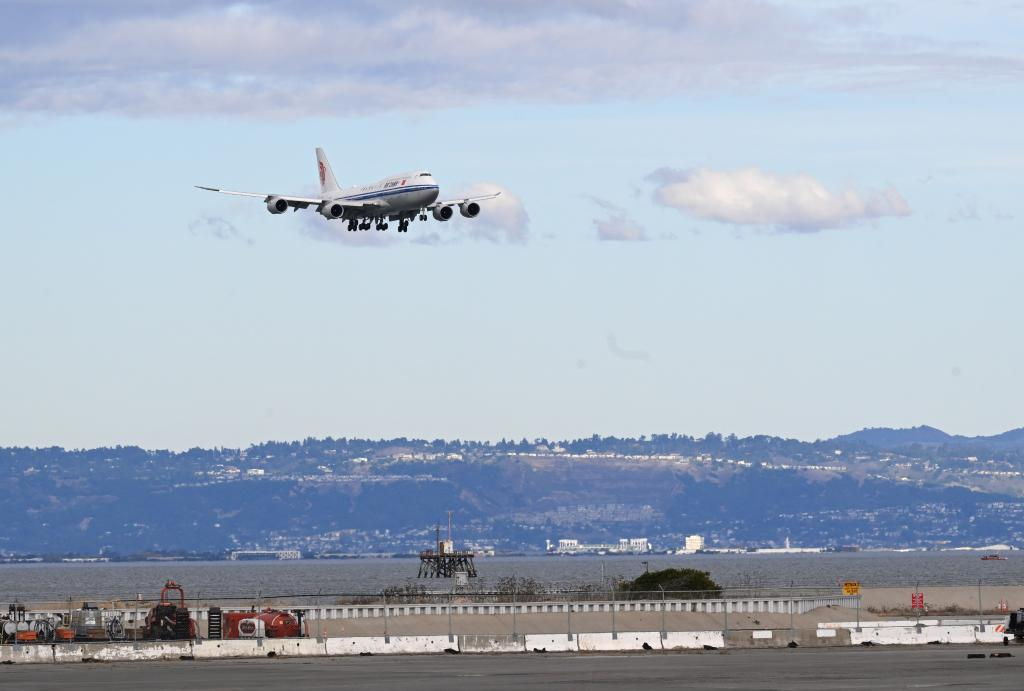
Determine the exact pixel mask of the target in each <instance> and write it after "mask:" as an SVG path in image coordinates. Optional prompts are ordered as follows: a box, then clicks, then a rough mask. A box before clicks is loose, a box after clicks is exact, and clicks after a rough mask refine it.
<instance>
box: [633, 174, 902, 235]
mask: <svg viewBox="0 0 1024 691" xmlns="http://www.w3.org/2000/svg"><path fill="white" fill-rule="evenodd" d="M648 180H650V181H651V182H654V183H655V184H656V185H657V187H656V188H655V190H654V200H655V201H656V202H657V203H658V204H661V205H662V206H667V207H670V208H673V209H677V210H679V211H681V212H683V213H686V214H688V215H690V216H694V217H697V218H701V219H705V220H709V221H718V222H721V223H729V224H734V225H750V226H768V227H772V228H775V229H778V230H789V231H797V232H814V231H819V230H824V229H826V228H843V227H847V226H852V225H857V224H860V223H864V222H867V221H873V220H877V219H880V218H884V217H887V216H907V215H909V214H910V206H909V205H908V204H907V202H906V200H905V199H904V198H903V197H902V196H901V195H900V193H899V192H897V191H896V190H895V189H894V188H892V187H887V188H884V189H882V190H878V191H875V192H860V191H857V190H855V189H851V188H847V189H843V190H838V191H830V190H829V189H827V188H826V187H825V186H824V185H823V184H821V183H820V182H818V181H817V180H815V179H814V178H813V177H811V176H809V175H791V176H785V175H773V174H771V173H767V172H765V171H762V170H760V169H758V168H742V169H740V170H732V171H716V170H708V169H706V168H698V169H695V170H675V169H671V168H662V169H661V170H657V171H655V172H654V173H652V174H651V175H650V176H649V177H648Z"/></svg>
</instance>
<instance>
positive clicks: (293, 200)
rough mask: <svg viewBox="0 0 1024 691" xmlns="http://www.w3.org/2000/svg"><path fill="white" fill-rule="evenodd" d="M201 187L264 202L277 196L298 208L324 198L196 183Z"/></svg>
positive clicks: (317, 202) (318, 201)
mask: <svg viewBox="0 0 1024 691" xmlns="http://www.w3.org/2000/svg"><path fill="white" fill-rule="evenodd" d="M196 186H197V187H199V188H200V189H207V190H209V191H219V192H220V193H222V195H236V196H237V197H256V198H259V199H261V200H263V201H264V202H266V201H269V199H270V198H271V197H276V198H278V199H281V200H285V202H287V203H288V206H290V207H296V208H298V209H305V208H306V207H308V206H310V205H317V206H318V205H319V204H322V203H323V202H324V200H319V199H312V198H310V197H288V196H286V195H266V193H264V192H240V191H234V190H233V189H221V188H220V187H205V186H203V185H201V184H198V185H196Z"/></svg>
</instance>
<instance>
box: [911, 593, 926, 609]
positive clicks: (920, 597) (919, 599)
mask: <svg viewBox="0 0 1024 691" xmlns="http://www.w3.org/2000/svg"><path fill="white" fill-rule="evenodd" d="M910 609H924V593H911V594H910Z"/></svg>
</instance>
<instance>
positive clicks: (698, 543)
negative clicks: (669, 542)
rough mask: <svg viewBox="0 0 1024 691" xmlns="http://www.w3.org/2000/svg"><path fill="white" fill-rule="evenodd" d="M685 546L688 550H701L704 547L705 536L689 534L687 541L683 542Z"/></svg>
mask: <svg viewBox="0 0 1024 691" xmlns="http://www.w3.org/2000/svg"><path fill="white" fill-rule="evenodd" d="M683 548H684V549H685V550H686V551H687V552H699V551H700V550H702V549H704V536H703V535H687V536H686V541H685V543H684V544H683Z"/></svg>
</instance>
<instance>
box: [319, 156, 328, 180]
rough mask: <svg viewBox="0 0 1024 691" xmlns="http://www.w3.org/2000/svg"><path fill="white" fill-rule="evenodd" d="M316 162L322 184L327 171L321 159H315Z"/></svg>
mask: <svg viewBox="0 0 1024 691" xmlns="http://www.w3.org/2000/svg"><path fill="white" fill-rule="evenodd" d="M317 163H318V164H319V165H320V184H321V185H323V184H324V182H325V181H326V180H327V171H326V170H325V169H324V162H323V161H317Z"/></svg>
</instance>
